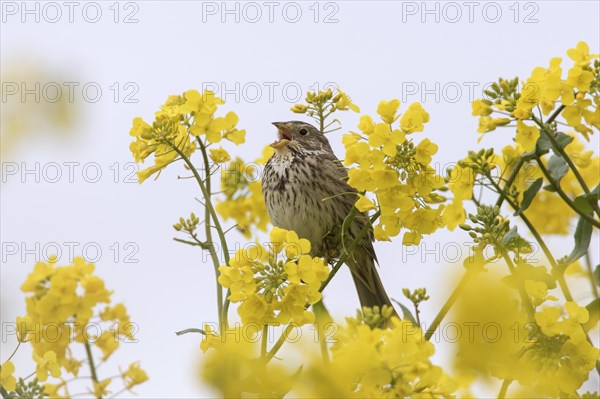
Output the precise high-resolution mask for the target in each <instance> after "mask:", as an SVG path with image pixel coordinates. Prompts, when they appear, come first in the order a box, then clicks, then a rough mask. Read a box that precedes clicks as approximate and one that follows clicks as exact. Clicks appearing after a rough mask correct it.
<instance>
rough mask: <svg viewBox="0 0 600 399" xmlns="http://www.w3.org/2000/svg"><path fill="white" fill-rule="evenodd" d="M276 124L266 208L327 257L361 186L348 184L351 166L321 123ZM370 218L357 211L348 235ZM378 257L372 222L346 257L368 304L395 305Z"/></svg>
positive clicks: (266, 182)
mask: <svg viewBox="0 0 600 399" xmlns="http://www.w3.org/2000/svg"><path fill="white" fill-rule="evenodd" d="M273 125H275V126H276V127H277V129H278V136H279V139H278V140H277V141H276V142H274V143H273V144H271V146H272V147H273V148H275V153H274V154H273V156H272V157H271V158H270V159H269V161H268V162H267V165H266V166H265V170H264V174H263V180H262V191H263V195H264V197H265V202H266V205H267V211H268V213H269V216H270V218H271V221H272V223H273V225H275V226H277V227H281V228H283V229H287V230H294V231H295V232H296V233H297V234H298V236H299V237H300V238H306V239H308V240H309V241H310V243H311V255H312V256H323V255H324V252H329V251H330V250H331V248H327V247H328V245H331V244H330V243H329V241H330V240H326V239H325V238H326V237H327V236H328V234H329V233H330V232H332V231H333V230H334V229H335V228H338V229H339V228H340V227H341V226H342V223H343V222H344V219H345V218H346V216H348V214H349V213H350V211H351V210H352V207H353V206H354V202H355V201H356V195H354V194H353V193H356V190H355V189H353V188H352V187H350V186H349V185H348V183H347V180H348V172H347V170H346V168H345V167H344V166H343V165H342V164H341V162H340V161H339V160H338V159H337V158H336V156H335V154H334V153H333V150H332V149H331V146H330V145H329V141H328V140H327V138H326V137H325V135H324V134H323V133H321V132H320V131H319V130H318V129H317V128H316V127H314V126H313V125H311V124H309V123H305V122H299V121H290V122H273ZM365 223H369V219H368V216H367V215H366V214H365V213H360V212H358V213H357V216H356V217H355V218H354V220H353V222H352V224H351V225H350V226H349V229H348V236H349V237H347V238H346V240H349V241H350V240H352V239H353V238H354V237H356V236H358V235H359V233H360V232H361V231H362V228H363V227H364V226H365ZM339 250H340V248H337V251H339ZM334 251H335V249H334ZM376 261H377V257H376V255H375V250H374V249H373V232H372V228H371V226H368V234H366V235H365V236H364V238H363V239H362V240H361V242H360V243H359V244H358V245H357V246H356V249H355V250H354V251H353V253H352V254H351V256H350V257H349V258H348V259H347V261H346V264H347V265H348V267H349V268H350V271H351V272H352V278H353V280H354V284H355V286H356V290H357V292H358V297H359V300H360V304H361V306H363V307H364V306H367V307H372V306H376V305H377V306H380V307H381V306H383V305H389V306H392V304H391V302H390V299H389V297H388V295H387V293H386V292H385V289H384V287H383V284H382V283H381V279H380V278H379V274H378V273H377V269H376V266H375V262H376Z"/></svg>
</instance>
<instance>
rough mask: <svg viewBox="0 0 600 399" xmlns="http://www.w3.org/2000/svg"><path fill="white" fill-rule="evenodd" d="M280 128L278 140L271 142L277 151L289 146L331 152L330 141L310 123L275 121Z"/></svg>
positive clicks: (278, 128) (303, 150) (303, 149)
mask: <svg viewBox="0 0 600 399" xmlns="http://www.w3.org/2000/svg"><path fill="white" fill-rule="evenodd" d="M273 125H275V127H277V130H278V133H277V134H278V140H277V141H275V142H274V143H273V144H271V147H273V148H275V150H277V151H285V150H286V149H287V148H288V147H289V148H292V149H294V150H297V151H299V152H319V151H327V152H331V146H330V145H329V141H328V140H327V138H326V137H325V135H324V134H323V133H321V132H320V131H319V129H317V128H316V127H314V126H313V125H311V124H310V123H306V122H300V121H289V122H273Z"/></svg>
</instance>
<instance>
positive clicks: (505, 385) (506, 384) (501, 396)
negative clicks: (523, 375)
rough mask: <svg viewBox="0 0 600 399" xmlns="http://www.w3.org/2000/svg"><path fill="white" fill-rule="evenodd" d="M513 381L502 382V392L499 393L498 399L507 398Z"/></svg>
mask: <svg viewBox="0 0 600 399" xmlns="http://www.w3.org/2000/svg"><path fill="white" fill-rule="evenodd" d="M512 381H513V380H509V379H506V380H504V381H502V386H501V387H500V392H498V399H504V398H505V397H506V392H507V391H508V386H509V385H510V384H511V383H512Z"/></svg>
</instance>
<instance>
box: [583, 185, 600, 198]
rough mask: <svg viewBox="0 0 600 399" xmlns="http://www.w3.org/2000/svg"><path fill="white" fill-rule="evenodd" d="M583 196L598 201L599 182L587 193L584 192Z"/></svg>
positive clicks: (599, 195) (599, 194)
mask: <svg viewBox="0 0 600 399" xmlns="http://www.w3.org/2000/svg"><path fill="white" fill-rule="evenodd" d="M583 196H584V197H585V198H587V199H588V200H590V201H595V202H598V201H600V184H598V185H597V186H596V187H595V188H594V189H593V190H592V191H590V193H589V194H584V195H583Z"/></svg>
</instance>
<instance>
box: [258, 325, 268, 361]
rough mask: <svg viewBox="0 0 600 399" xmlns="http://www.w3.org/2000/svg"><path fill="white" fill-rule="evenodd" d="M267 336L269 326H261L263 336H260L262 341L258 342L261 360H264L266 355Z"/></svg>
mask: <svg viewBox="0 0 600 399" xmlns="http://www.w3.org/2000/svg"><path fill="white" fill-rule="evenodd" d="M268 336H269V325H268V324H265V325H264V326H263V335H262V340H261V342H260V357H261V358H264V357H265V355H266V354H267V341H268Z"/></svg>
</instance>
